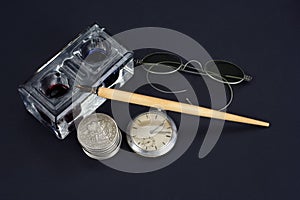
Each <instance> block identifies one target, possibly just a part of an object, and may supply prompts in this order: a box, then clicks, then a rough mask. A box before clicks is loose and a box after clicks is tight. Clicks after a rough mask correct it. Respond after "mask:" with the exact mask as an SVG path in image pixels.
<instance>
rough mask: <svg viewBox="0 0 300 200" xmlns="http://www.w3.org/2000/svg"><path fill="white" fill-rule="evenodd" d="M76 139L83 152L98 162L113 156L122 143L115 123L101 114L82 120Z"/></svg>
mask: <svg viewBox="0 0 300 200" xmlns="http://www.w3.org/2000/svg"><path fill="white" fill-rule="evenodd" d="M77 138H78V141H79V143H80V145H81V146H82V149H83V151H84V152H85V153H86V154H87V155H88V156H89V157H91V158H94V159H98V160H103V159H107V158H110V157H112V156H113V155H115V154H116V153H117V152H118V151H119V149H120V144H121V141H122V135H121V132H120V130H119V128H118V126H117V124H116V122H115V121H114V120H113V119H112V118H111V117H110V116H108V115H106V114H103V113H94V114H92V115H90V116H88V117H86V118H84V119H83V120H82V121H81V122H80V123H79V126H78V130H77Z"/></svg>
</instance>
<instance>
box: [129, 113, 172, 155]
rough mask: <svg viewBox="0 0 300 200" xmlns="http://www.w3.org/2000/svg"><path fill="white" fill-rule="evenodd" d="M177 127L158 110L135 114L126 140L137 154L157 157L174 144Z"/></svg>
mask: <svg viewBox="0 0 300 200" xmlns="http://www.w3.org/2000/svg"><path fill="white" fill-rule="evenodd" d="M176 131H177V129H176V126H175V124H174V122H173V120H172V119H170V118H169V117H168V116H167V115H166V114H164V113H162V112H160V111H150V112H146V113H142V114H140V115H139V116H137V117H136V118H135V119H134V120H133V121H132V122H131V123H130V124H129V126H128V130H127V141H128V144H129V146H130V147H131V148H132V149H133V150H134V151H135V152H136V153H138V154H140V155H142V156H146V157H157V156H161V155H163V154H165V153H167V152H169V151H170V150H171V149H172V148H173V146H174V145H175V142H176V139H177V132H176Z"/></svg>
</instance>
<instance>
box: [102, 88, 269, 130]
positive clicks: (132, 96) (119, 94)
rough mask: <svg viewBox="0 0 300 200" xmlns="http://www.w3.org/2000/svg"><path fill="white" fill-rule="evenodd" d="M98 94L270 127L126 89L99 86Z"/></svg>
mask: <svg viewBox="0 0 300 200" xmlns="http://www.w3.org/2000/svg"><path fill="white" fill-rule="evenodd" d="M98 96H100V97H103V98H106V99H111V100H116V101H122V102H127V103H132V104H137V105H142V106H148V107H154V108H160V109H163V110H170V111H175V112H180V113H185V114H190V115H196V116H201V117H208V118H215V119H222V120H228V121H233V122H239V123H245V124H252V125H259V126H265V127H269V123H268V122H263V121H259V120H255V119H251V118H247V117H242V116H239V115H234V114H229V113H226V112H220V111H216V110H212V109H209V108H204V107H201V106H195V105H190V104H186V103H180V102H177V101H170V100H166V99H161V98H156V97H151V96H146V95H141V94H136V93H132V92H126V91H121V90H116V89H110V88H103V87H99V89H98Z"/></svg>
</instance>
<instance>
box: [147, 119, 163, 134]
mask: <svg viewBox="0 0 300 200" xmlns="http://www.w3.org/2000/svg"><path fill="white" fill-rule="evenodd" d="M164 123H165V121H163V123H161V124H160V125H159V126H157V127H156V128H155V129H153V130H150V134H153V132H154V131H156V130H157V129H158V128H159V127H161V126H162V125H164Z"/></svg>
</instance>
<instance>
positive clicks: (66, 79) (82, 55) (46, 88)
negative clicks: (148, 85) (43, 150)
mask: <svg viewBox="0 0 300 200" xmlns="http://www.w3.org/2000/svg"><path fill="white" fill-rule="evenodd" d="M132 57H133V54H132V52H130V51H128V50H127V49H126V48H124V47H123V46H122V45H120V44H119V43H118V42H116V41H115V40H114V39H113V38H112V37H111V36H109V35H108V34H107V33H106V32H105V31H104V29H103V28H100V27H99V26H98V25H97V24H95V25H93V26H92V27H90V28H89V29H88V30H87V31H85V32H83V33H81V34H79V36H78V37H77V38H76V39H75V40H73V41H71V42H70V43H69V44H68V45H67V46H66V47H65V48H64V49H62V50H61V51H60V52H59V53H58V54H57V55H55V56H54V57H53V58H52V59H50V60H49V61H48V62H47V63H46V64H44V65H43V66H42V67H41V68H40V69H38V70H37V71H36V73H35V74H34V75H33V76H32V77H31V79H29V80H28V81H26V82H25V83H24V84H22V85H20V86H19V89H18V90H19V93H20V95H21V97H22V100H23V102H24V105H25V107H26V109H27V110H28V111H29V112H30V113H31V114H32V115H33V116H34V117H35V118H36V119H38V120H39V121H40V122H41V123H42V124H44V125H46V126H48V127H50V128H51V129H52V130H53V131H54V133H55V134H56V136H57V137H58V138H60V139H64V138H65V137H66V136H67V135H68V134H69V133H70V132H72V130H74V129H75V121H79V120H81V119H82V118H83V117H85V116H87V115H89V114H91V113H92V112H94V111H95V110H96V109H97V108H98V107H99V106H100V105H101V104H102V103H103V102H104V101H105V99H103V98H97V97H96V95H93V94H89V93H82V92H80V91H79V89H77V88H75V86H76V84H77V83H78V82H80V83H81V84H86V85H91V86H98V85H101V84H102V85H104V86H105V87H115V88H118V87H121V86H122V85H123V84H124V83H125V82H126V81H128V80H129V79H130V78H131V77H132V76H133V73H134V70H133V67H134V66H133V58H132ZM75 82H76V83H75Z"/></svg>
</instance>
